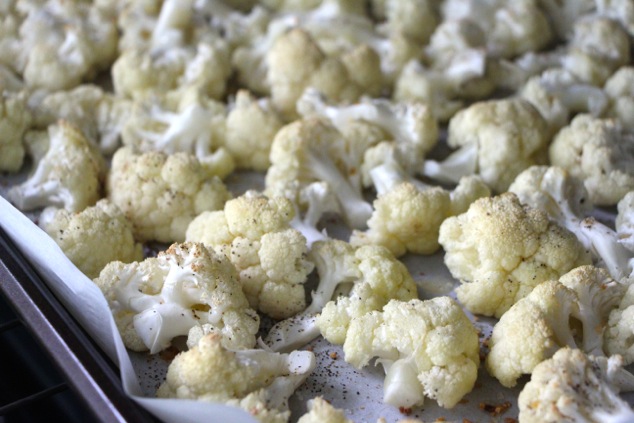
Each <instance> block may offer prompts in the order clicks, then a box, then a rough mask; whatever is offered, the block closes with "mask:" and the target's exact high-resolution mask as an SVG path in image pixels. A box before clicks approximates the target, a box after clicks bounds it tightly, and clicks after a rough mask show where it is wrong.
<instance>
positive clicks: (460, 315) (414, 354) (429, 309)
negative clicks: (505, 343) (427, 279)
mask: <svg viewBox="0 0 634 423" xmlns="http://www.w3.org/2000/svg"><path fill="white" fill-rule="evenodd" d="M343 351H344V354H345V360H346V361H347V362H348V363H351V364H352V365H353V366H355V367H357V368H362V367H365V366H366V365H367V364H368V363H369V361H370V360H371V359H372V358H373V357H377V362H378V363H380V364H381V365H382V366H383V368H384V370H385V373H386V375H385V382H384V388H383V402H385V403H386V404H390V405H394V406H396V407H404V408H411V407H415V406H421V405H423V400H424V398H425V397H428V398H431V399H434V400H435V401H436V402H438V405H440V406H441V407H444V408H452V407H453V406H455V405H456V404H457V403H458V402H459V401H460V400H461V399H462V398H463V397H464V396H465V395H466V394H468V393H469V392H471V390H472V389H473V387H474V385H475V381H476V377H477V373H478V366H479V364H480V358H479V344H478V332H477V330H476V329H475V327H474V326H473V324H472V323H471V321H470V320H469V318H468V317H467V316H466V315H465V313H464V311H463V310H462V308H460V306H459V305H458V304H457V303H456V302H455V301H454V300H452V299H451V298H449V297H436V298H433V299H431V300H426V301H421V300H417V299H415V300H411V301H409V302H402V301H398V300H392V301H390V302H389V303H388V304H387V305H386V306H385V307H384V308H383V311H372V312H370V313H368V314H365V315H363V316H360V317H356V318H354V319H352V322H351V323H350V328H349V329H348V335H347V337H346V341H345V343H344V345H343Z"/></svg>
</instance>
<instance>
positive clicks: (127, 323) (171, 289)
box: [94, 243, 260, 354]
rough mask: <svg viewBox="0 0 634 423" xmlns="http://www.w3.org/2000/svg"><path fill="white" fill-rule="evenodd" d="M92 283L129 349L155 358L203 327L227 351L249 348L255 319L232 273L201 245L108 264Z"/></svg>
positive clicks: (179, 246) (224, 261) (256, 325)
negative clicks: (153, 355)
mask: <svg viewBox="0 0 634 423" xmlns="http://www.w3.org/2000/svg"><path fill="white" fill-rule="evenodd" d="M94 282H95V283H96V284H97V286H99V288H100V289H101V291H102V292H103V293H104V295H105V297H106V299H107V300H108V305H109V306H110V310H111V311H112V314H113V316H114V319H115V322H116V324H117V327H118V328H119V332H121V336H122V338H123V342H124V343H125V345H126V347H128V348H129V349H131V350H134V351H146V350H149V351H150V353H151V354H155V353H157V352H159V351H161V350H163V349H165V348H167V347H169V345H170V343H171V342H172V339H174V338H175V337H177V336H183V335H187V334H188V332H189V330H190V329H191V328H192V327H194V326H198V325H202V324H205V323H207V324H209V325H211V326H212V327H213V332H214V334H216V335H217V336H218V338H217V339H218V342H219V343H222V345H223V346H225V347H227V348H236V349H240V348H252V347H253V346H254V345H255V334H256V333H257V331H258V329H259V326H260V319H259V317H258V315H257V313H256V312H255V311H254V310H252V309H251V308H249V303H248V302H247V299H246V298H245V296H244V294H243V293H242V289H241V288H240V283H239V282H238V277H237V273H236V269H235V268H234V267H233V265H232V264H231V262H230V261H229V260H228V259H227V258H226V257H224V256H223V255H222V254H218V253H215V252H214V251H212V250H210V249H207V248H206V247H205V246H204V245H203V244H198V243H184V244H172V246H171V247H170V248H169V249H167V250H166V251H163V252H161V253H159V254H158V256H157V257H151V258H147V259H145V260H144V261H142V262H133V263H130V264H124V263H121V262H112V263H110V264H108V265H107V266H106V267H105V268H104V269H103V270H102V271H101V273H100V275H99V277H98V278H97V279H95V280H94Z"/></svg>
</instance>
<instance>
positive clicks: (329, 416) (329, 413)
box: [297, 397, 352, 423]
mask: <svg viewBox="0 0 634 423" xmlns="http://www.w3.org/2000/svg"><path fill="white" fill-rule="evenodd" d="M307 405H308V412H306V414H304V415H303V416H301V417H300V418H299V420H297V423H323V422H328V423H352V420H350V419H347V418H346V414H345V413H344V412H343V410H340V409H338V408H335V407H333V406H332V405H330V403H329V402H328V401H326V400H325V399H323V398H322V397H315V398H314V399H312V400H309V401H308V402H307Z"/></svg>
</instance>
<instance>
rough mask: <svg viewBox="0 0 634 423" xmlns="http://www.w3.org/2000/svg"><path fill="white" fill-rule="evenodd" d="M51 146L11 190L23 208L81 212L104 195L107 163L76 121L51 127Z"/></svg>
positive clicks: (17, 205) (11, 196) (15, 199)
mask: <svg viewBox="0 0 634 423" xmlns="http://www.w3.org/2000/svg"><path fill="white" fill-rule="evenodd" d="M48 144H49V147H48V150H47V151H46V153H45V154H44V156H43V157H41V158H40V160H38V161H37V162H36V163H35V169H34V171H33V173H32V174H31V175H30V176H29V178H28V179H27V180H26V181H25V182H24V183H22V184H20V185H16V186H14V187H13V188H11V189H10V190H9V193H8V195H9V199H11V201H12V202H13V203H14V204H15V205H16V207H18V208H19V209H20V210H33V209H37V208H39V207H47V206H54V207H60V208H65V209H66V210H68V211H70V212H78V211H81V210H83V209H85V208H86V207H88V206H92V205H93V204H95V203H96V202H97V200H99V199H100V198H101V191H102V182H103V179H104V177H105V170H106V167H105V163H104V160H103V158H102V157H101V155H100V154H99V152H98V151H97V150H96V148H95V147H93V145H92V144H91V143H90V142H89V141H88V140H87V139H86V137H84V135H83V134H82V133H81V131H79V129H77V128H76V127H75V126H74V125H72V124H70V123H68V122H65V121H59V123H58V124H57V125H52V126H49V128H48Z"/></svg>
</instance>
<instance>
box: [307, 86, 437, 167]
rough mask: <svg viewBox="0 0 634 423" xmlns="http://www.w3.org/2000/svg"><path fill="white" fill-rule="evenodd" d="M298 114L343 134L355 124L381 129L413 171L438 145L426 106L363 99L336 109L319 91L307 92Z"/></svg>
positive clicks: (431, 119)
mask: <svg viewBox="0 0 634 423" xmlns="http://www.w3.org/2000/svg"><path fill="white" fill-rule="evenodd" d="M297 111H298V112H299V113H300V115H302V116H303V117H304V118H307V117H320V118H322V119H325V120H327V121H329V122H330V123H332V124H333V125H334V126H335V128H337V129H338V130H339V131H340V132H342V133H345V131H346V128H347V127H349V126H350V125H351V122H355V121H362V122H365V123H368V124H370V125H374V126H377V127H378V128H380V129H381V130H382V131H383V132H384V133H385V136H386V138H385V139H386V140H391V141H393V143H394V150H395V152H394V154H395V156H396V157H397V159H396V160H397V161H398V162H399V163H400V164H401V165H402V166H403V167H404V168H405V169H406V170H408V171H411V172H414V169H416V168H417V167H419V166H420V163H421V161H422V160H423V157H424V155H425V154H426V153H428V152H429V151H430V150H431V149H432V148H434V146H435V145H436V143H437V142H438V124H437V122H436V120H435V119H434V117H433V115H432V112H431V109H430V108H429V107H428V106H427V105H425V104H422V103H417V102H408V103H394V102H391V101H389V100H384V99H369V98H362V99H361V101H359V102H358V103H356V104H352V105H344V106H333V105H330V104H328V103H327V102H326V99H325V98H324V97H323V95H321V93H319V92H318V91H317V90H314V89H307V90H306V91H305V92H304V94H303V95H302V96H301V98H300V99H299V100H298V102H297ZM381 141H383V140H381Z"/></svg>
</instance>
